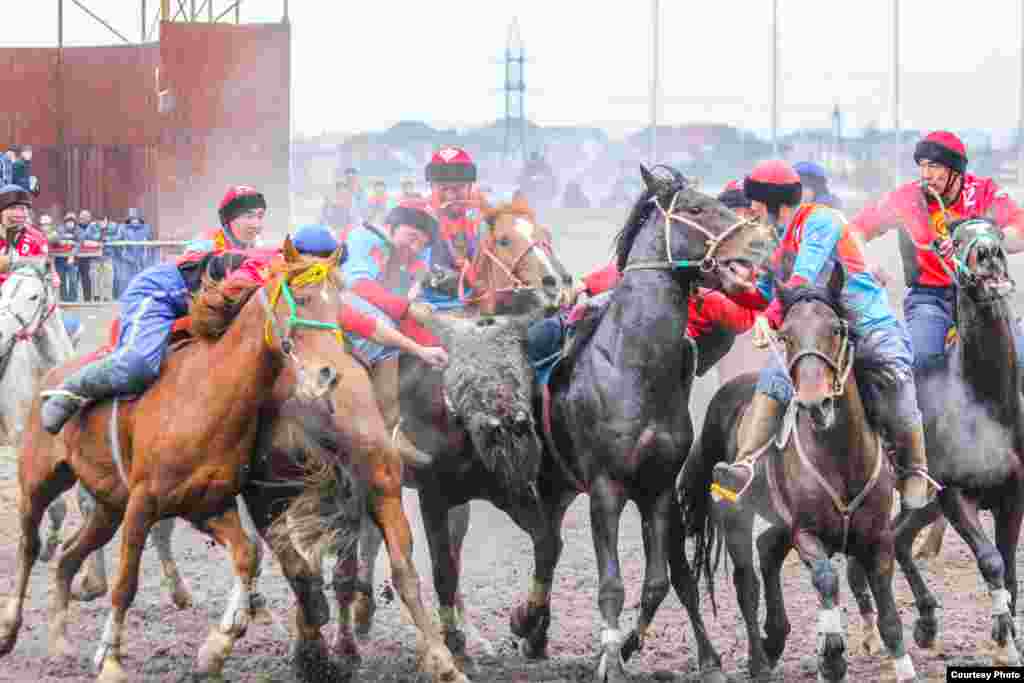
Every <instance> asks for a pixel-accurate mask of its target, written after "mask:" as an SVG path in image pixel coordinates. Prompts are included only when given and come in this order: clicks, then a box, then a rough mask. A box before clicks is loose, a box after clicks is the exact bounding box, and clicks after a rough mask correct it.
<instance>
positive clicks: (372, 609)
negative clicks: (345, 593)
mask: <svg viewBox="0 0 1024 683" xmlns="http://www.w3.org/2000/svg"><path fill="white" fill-rule="evenodd" d="M383 543H384V535H383V534H381V532H380V528H379V527H378V526H377V524H376V522H374V521H373V518H372V517H371V516H370V515H364V516H363V522H362V524H361V527H360V532H359V548H358V555H355V556H353V559H354V560H355V561H356V562H357V567H356V576H355V585H354V586H353V587H352V594H351V596H350V597H349V598H346V602H348V603H349V604H348V605H346V608H345V611H344V612H342V614H350V615H351V620H352V624H353V625H354V626H355V631H356V635H357V636H359V637H360V638H366V637H368V636H369V635H370V630H371V629H372V628H373V615H374V613H376V611H377V601H376V600H375V599H374V595H373V580H374V579H373V575H374V571H375V570H376V565H377V555H379V554H380V547H381V545H383ZM344 561H347V559H346V560H344ZM342 563H343V558H342V557H341V556H339V557H338V562H337V564H336V565H335V566H336V567H341V566H342ZM346 576H349V574H348V573H346ZM338 607H339V608H341V602H340V600H339V602H338Z"/></svg>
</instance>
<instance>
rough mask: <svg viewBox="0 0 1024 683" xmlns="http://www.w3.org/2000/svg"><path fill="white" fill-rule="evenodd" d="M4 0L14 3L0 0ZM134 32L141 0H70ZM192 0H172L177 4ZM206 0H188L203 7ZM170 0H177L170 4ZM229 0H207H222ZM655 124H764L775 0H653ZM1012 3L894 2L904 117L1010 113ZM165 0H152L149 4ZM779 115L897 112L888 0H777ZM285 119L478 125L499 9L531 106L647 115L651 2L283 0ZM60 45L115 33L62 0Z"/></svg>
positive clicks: (963, 120) (967, 120)
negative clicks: (521, 47) (517, 51)
mask: <svg viewBox="0 0 1024 683" xmlns="http://www.w3.org/2000/svg"><path fill="white" fill-rule="evenodd" d="M5 1H6V2H14V0H5ZM80 1H81V2H82V3H83V4H85V5H86V6H87V7H89V8H90V9H92V10H93V11H94V12H96V13H97V14H99V15H100V16H102V17H103V18H104V19H106V20H108V21H109V22H110V23H111V24H113V25H114V26H115V27H116V28H117V29H118V30H120V31H121V32H122V33H124V34H126V35H127V36H128V37H129V38H131V39H132V40H138V39H139V37H140V32H141V27H140V24H141V17H140V11H141V10H140V7H141V4H140V1H139V0H80ZM190 1H191V0H183V4H185V5H186V6H188V4H189V2H190ZM202 1H203V0H196V4H197V5H202ZM177 2H178V0H171V4H172V6H176V5H177ZM16 4H17V5H18V12H17V14H18V17H17V23H16V24H14V25H11V24H8V25H7V29H6V30H5V31H4V32H3V36H2V38H0V45H4V46H12V45H54V44H56V40H57V28H56V21H57V19H56V17H57V9H56V8H57V0H31V1H30V2H17V3H16ZM228 4H229V2H228V0H214V7H215V8H224V7H227V5H228ZM660 4H661V16H662V21H661V26H662V29H661V35H662V43H661V47H662V62H661V64H662V66H661V74H662V81H661V82H662V93H663V104H662V107H661V121H662V122H663V123H669V124H679V123H685V122H690V121H709V120H713V121H720V122H728V123H733V124H743V125H745V126H747V127H750V128H754V129H758V130H765V129H768V128H769V126H770V103H771V36H772V31H771V6H772V3H771V2H770V1H769V0H733V1H732V2H712V1H710V0H709V1H708V2H697V1H695V0H661V3H660ZM1022 4H1024V3H1022V2H1021V0H973V2H964V1H963V0H956V1H954V0H901V1H900V8H901V18H900V40H901V49H900V51H901V65H902V69H901V91H902V92H901V100H902V103H901V107H900V109H901V115H900V120H901V123H902V125H903V126H904V127H906V128H937V127H948V128H953V129H958V130H962V129H965V128H977V129H988V130H993V131H997V132H998V135H997V141H998V140H999V139H1000V138H999V137H998V136H999V135H1005V133H1006V131H1008V130H1010V129H1013V128H1015V127H1016V125H1017V118H1018V102H1019V99H1020V95H1019V82H1020V64H1019V61H1020V43H1021V23H1022V18H1021V11H1022V9H1021V5H1022ZM158 5H159V0H149V2H148V6H149V8H150V12H151V16H152V13H153V12H155V11H156V7H157V6H158ZM779 6H780V9H779V31H780V46H781V50H780V52H781V57H780V67H781V73H782V77H781V78H780V89H779V96H780V103H781V106H780V121H779V125H780V127H781V128H782V129H783V130H785V129H791V128H795V127H803V126H815V127H828V126H829V125H830V113H831V110H832V107H833V106H834V104H836V103H837V102H838V103H839V105H840V107H841V108H843V110H844V111H845V112H846V114H847V123H848V125H849V126H854V127H860V126H863V125H866V124H868V123H870V122H872V121H875V122H878V123H879V124H880V125H882V126H883V127H888V126H891V125H892V121H893V113H892V97H891V91H892V81H891V78H892V74H891V68H890V67H891V64H892V28H893V22H892V6H893V5H892V0H856V1H854V2H842V3H840V2H835V1H832V0H828V1H822V0H779ZM282 7H283V0H243V2H242V20H243V21H253V22H257V21H279V20H280V19H281V16H282ZM290 15H291V21H292V27H293V47H292V49H293V59H292V69H293V70H292V79H293V81H292V82H293V107H294V109H293V114H294V128H295V131H296V133H317V132H322V131H332V130H333V131H359V130H379V129H383V128H386V127H387V126H390V125H391V124H393V123H395V122H396V121H399V120H403V119H420V120H425V121H427V122H429V123H431V124H434V125H473V124H477V123H481V122H486V121H493V120H494V119H496V118H499V117H500V116H502V112H503V99H502V97H501V96H500V94H499V93H498V92H495V91H496V90H497V89H498V88H500V86H501V82H502V70H501V69H502V67H501V66H500V65H498V64H496V63H494V60H495V59H496V58H498V57H499V56H500V55H501V54H502V53H503V50H504V46H505V41H506V37H507V33H508V26H509V23H510V22H511V21H512V19H513V17H518V20H519V24H520V27H521V33H522V38H523V42H524V44H525V46H526V50H527V53H528V56H529V57H530V58H531V59H532V60H533V61H532V62H531V63H528V64H527V71H526V80H527V86H528V87H529V88H531V89H532V90H534V91H535V92H531V93H528V94H527V98H526V110H527V116H528V117H529V118H530V119H532V120H534V121H536V122H538V123H541V124H548V125H551V124H579V125H596V126H601V127H604V128H606V129H608V130H609V131H610V132H612V133H613V134H616V135H618V134H622V133H625V132H628V131H630V130H635V129H637V128H640V127H642V126H644V125H645V124H646V122H647V120H648V111H649V110H648V106H649V105H648V93H649V91H650V80H651V52H652V48H651V34H652V29H651V3H650V2H649V0H629V1H628V2H621V1H620V2H614V3H595V2H588V1H584V0H557V1H554V0H517V1H515V2H498V1H496V0H412V1H406V0H399V1H396V0H391V1H386V0H385V1H376V2H374V1H367V2H352V1H351V0H291V2H290ZM65 41H66V43H67V44H71V45H89V44H105V43H112V42H117V38H115V37H114V36H112V35H111V34H110V33H109V32H107V31H106V29H104V28H103V27H102V26H100V25H99V24H97V23H96V22H95V21H93V20H92V19H90V18H89V17H88V16H87V15H86V14H85V13H84V12H83V11H82V10H81V9H79V8H78V7H77V6H75V4H74V3H73V2H72V0H65Z"/></svg>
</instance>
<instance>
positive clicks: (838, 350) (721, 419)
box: [678, 271, 915, 681]
mask: <svg viewBox="0 0 1024 683" xmlns="http://www.w3.org/2000/svg"><path fill="white" fill-rule="evenodd" d="M836 273H837V276H834V277H833V286H832V288H831V291H823V290H820V289H815V288H810V287H797V288H794V289H793V290H788V291H787V290H783V291H782V292H781V296H782V299H783V305H784V311H785V320H784V323H783V325H782V328H781V329H780V331H779V335H778V336H779V340H781V345H780V346H782V347H784V349H785V351H781V350H778V349H779V347H776V349H777V356H778V360H779V362H780V363H782V365H783V367H785V368H788V370H789V374H790V378H791V379H792V381H793V385H794V389H795V397H794V399H793V401H792V402H791V403H790V406H789V409H788V411H787V412H786V417H785V419H784V420H783V423H782V426H781V427H780V430H779V433H778V436H777V437H776V438H775V439H774V440H772V441H769V442H768V443H767V444H765V447H764V450H763V451H762V455H761V456H759V457H758V458H757V461H756V464H755V465H754V466H755V468H756V469H757V471H758V473H759V474H758V476H757V477H756V478H754V479H753V480H752V482H751V484H750V485H749V488H747V489H746V490H744V491H742V492H736V491H732V490H728V489H725V488H722V487H721V486H719V485H718V484H717V483H714V481H713V480H714V477H713V468H714V465H715V464H716V463H718V462H721V461H723V460H725V459H732V458H733V457H735V453H736V449H737V447H738V442H739V436H738V432H739V430H740V429H741V425H742V421H743V415H744V412H745V409H746V407H747V405H748V404H749V401H750V399H751V397H752V395H753V391H754V388H755V386H756V383H757V376H756V375H753V374H751V375H741V376H740V377H738V378H736V379H734V380H733V381H731V382H729V383H727V384H726V385H725V386H723V387H722V388H721V389H720V390H719V391H718V393H717V394H716V395H715V397H714V398H713V399H712V402H711V404H710V406H709V408H708V413H707V416H706V418H705V422H704V428H703V431H702V433H701V436H700V439H699V440H698V441H697V443H696V444H695V445H694V449H693V453H692V454H691V456H690V458H689V459H688V460H687V462H686V465H685V466H684V468H683V470H682V472H681V473H680V475H679V483H678V488H679V495H680V499H681V501H682V505H683V511H684V515H683V520H684V522H683V523H684V525H685V526H686V528H687V529H688V530H690V531H693V532H694V533H695V534H696V548H697V552H696V559H695V562H696V564H697V565H698V567H700V568H701V569H703V570H704V572H705V573H706V575H707V577H708V583H709V590H711V599H712V604H714V591H713V574H714V571H715V569H716V567H717V564H718V562H717V559H715V557H714V556H715V555H716V552H715V551H714V546H715V545H716V540H717V541H718V543H717V548H718V550H719V551H720V549H721V537H720V536H719V535H718V534H719V533H721V534H723V535H724V541H725V545H726V547H727V549H728V552H729V556H730V557H731V558H732V561H733V564H734V570H733V584H734V586H735V589H736V595H737V599H738V601H739V604H740V608H741V610H742V612H743V618H744V621H745V622H746V626H747V639H748V645H749V650H750V652H749V658H748V670H749V673H750V676H751V677H753V678H757V677H760V676H765V675H768V673H769V670H770V669H771V668H772V667H773V666H774V665H775V664H776V662H778V660H779V658H780V657H781V656H782V652H783V649H784V647H785V643H786V638H787V636H788V634H789V631H790V625H789V621H788V619H787V618H786V611H785V606H784V600H783V593H782V582H781V569H782V563H783V560H784V559H785V558H786V556H787V555H788V554H789V552H790V550H791V549H793V548H795V549H796V551H797V553H798V554H799V556H800V559H801V560H802V561H803V563H804V564H805V566H806V567H807V569H808V570H809V571H810V574H811V581H812V584H813V585H814V588H815V590H816V591H817V592H818V594H819V596H820V599H821V607H820V611H819V613H818V656H819V661H818V666H819V679H820V680H821V679H823V680H829V681H839V680H845V675H846V661H845V657H844V651H845V642H844V636H843V632H842V626H841V623H840V613H839V604H838V598H839V593H838V591H839V582H838V576H837V575H836V572H835V570H834V568H833V567H832V563H831V561H830V558H831V556H832V555H833V554H834V553H836V552H840V553H844V554H846V555H849V556H850V557H856V558H858V559H859V561H860V562H862V563H863V565H864V566H866V567H868V568H869V571H868V579H869V583H870V586H871V590H872V592H873V593H874V595H875V598H876V599H877V600H878V604H879V609H880V627H881V631H882V638H883V639H884V641H885V644H886V646H887V647H888V649H889V653H890V655H891V657H892V658H893V660H894V661H895V665H896V669H897V675H898V678H899V680H901V681H903V680H914V676H915V673H914V668H913V663H912V662H911V661H910V657H909V655H907V653H906V650H905V648H904V645H903V628H902V625H901V622H900V617H899V612H898V610H897V608H896V603H895V600H894V598H893V593H892V573H893V554H894V550H893V534H892V531H891V530H890V528H889V525H888V521H889V512H890V510H891V508H892V500H893V475H892V472H891V470H890V469H889V468H888V467H886V466H884V465H885V463H884V456H883V452H882V447H881V440H880V438H879V436H878V435H877V434H876V433H875V431H874V430H873V429H872V427H871V426H870V424H869V422H868V419H867V415H866V412H865V407H864V404H863V403H862V402H861V395H860V390H859V389H858V387H857V380H856V378H855V377H854V375H853V373H852V370H853V357H854V348H853V344H854V340H852V339H850V337H849V333H848V326H847V322H846V317H845V315H844V312H843V311H842V309H841V307H840V305H839V303H838V302H839V292H840V291H841V289H842V284H841V283H842V277H841V274H840V273H839V271H836ZM774 343H777V342H774V341H773V344H774ZM737 496H739V499H740V500H739V504H737ZM679 551H680V552H683V549H682V547H681V546H680V548H679ZM758 565H759V566H760V572H761V575H762V577H763V579H764V586H765V601H766V604H767V619H766V621H765V625H764V628H765V634H766V635H765V637H763V638H762V636H761V631H760V625H759V624H758V623H757V619H758V601H759V585H758V577H757V566H758Z"/></svg>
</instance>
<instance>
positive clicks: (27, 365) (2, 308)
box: [0, 261, 74, 447]
mask: <svg viewBox="0 0 1024 683" xmlns="http://www.w3.org/2000/svg"><path fill="white" fill-rule="evenodd" d="M58 303H59V302H58V293H57V291H56V290H55V289H54V288H53V287H52V286H51V284H50V278H49V275H48V274H47V272H46V270H45V268H44V267H43V266H42V265H41V264H38V263H36V262H35V261H20V262H16V263H15V264H14V265H13V266H12V268H11V272H10V275H9V277H8V278H7V281H6V282H4V284H3V286H2V287H0V427H2V429H3V433H4V437H5V439H6V442H7V443H8V444H9V445H12V446H15V447H17V446H18V445H19V444H20V443H21V435H22V433H23V432H24V431H25V420H27V419H28V413H29V409H30V408H31V406H32V399H33V398H34V397H35V395H36V387H37V386H38V384H39V382H40V380H42V378H43V375H45V374H46V373H47V372H49V370H50V369H51V368H53V367H55V366H57V365H60V364H62V363H64V362H66V361H68V360H70V359H71V357H72V356H73V355H74V345H73V344H72V342H71V337H69V336H68V332H67V329H66V328H65V327H64V320H63V318H62V317H61V311H60V308H59V307H58Z"/></svg>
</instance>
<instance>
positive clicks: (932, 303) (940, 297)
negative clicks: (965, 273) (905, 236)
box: [903, 286, 1024, 372]
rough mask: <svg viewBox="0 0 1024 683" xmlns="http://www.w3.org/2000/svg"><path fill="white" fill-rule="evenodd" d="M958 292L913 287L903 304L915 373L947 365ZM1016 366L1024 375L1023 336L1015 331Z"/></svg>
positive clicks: (1019, 331)
mask: <svg viewBox="0 0 1024 683" xmlns="http://www.w3.org/2000/svg"><path fill="white" fill-rule="evenodd" d="M955 306H956V289H955V288H953V287H921V286H916V287H911V288H910V291H909V292H907V298H906V299H905V300H904V302H903V313H904V317H905V318H906V320H907V329H908V330H909V331H910V343H911V346H912V347H913V349H914V370H917V371H918V372H920V371H922V370H934V369H937V368H941V367H943V366H944V365H945V363H946V336H947V335H948V334H949V330H950V329H951V328H952V327H953V308H954V307H955ZM1014 331H1015V334H1014V337H1013V339H1014V345H1015V346H1016V347H1017V365H1018V367H1020V368H1021V369H1022V371H1024V334H1022V333H1021V327H1020V324H1017V325H1016V326H1015V327H1014Z"/></svg>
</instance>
